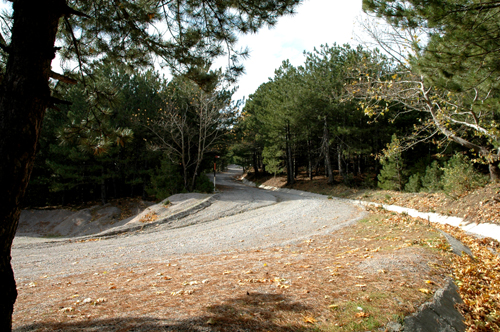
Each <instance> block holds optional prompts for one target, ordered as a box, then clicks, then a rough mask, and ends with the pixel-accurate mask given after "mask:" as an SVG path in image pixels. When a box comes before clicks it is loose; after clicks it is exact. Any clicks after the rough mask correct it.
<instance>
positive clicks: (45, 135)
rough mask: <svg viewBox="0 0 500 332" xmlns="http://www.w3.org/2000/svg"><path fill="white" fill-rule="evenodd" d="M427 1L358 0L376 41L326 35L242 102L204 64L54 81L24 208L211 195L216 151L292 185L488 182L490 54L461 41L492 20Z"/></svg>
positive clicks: (97, 67) (492, 89) (493, 108)
mask: <svg viewBox="0 0 500 332" xmlns="http://www.w3.org/2000/svg"><path fill="white" fill-rule="evenodd" d="M450 6H451V5H450ZM424 9H425V8H424ZM424 9H423V7H420V5H419V2H418V1H415V3H414V7H413V8H409V7H408V8H407V7H401V6H400V7H398V5H397V4H394V5H393V6H392V7H391V6H388V5H387V4H384V2H378V1H366V2H365V10H366V11H367V12H372V13H376V14H377V15H378V16H379V17H383V18H385V21H386V23H387V24H386V25H384V26H383V27H382V28H380V27H379V26H377V24H376V23H374V21H369V20H365V22H364V23H363V28H364V29H365V31H366V33H367V36H369V37H370V39H371V41H372V45H374V46H376V47H366V46H365V47H362V46H356V47H354V46H350V45H343V46H340V45H336V44H333V45H332V46H329V45H328V44H325V45H321V46H319V47H318V48H316V49H314V50H312V51H309V52H305V53H304V55H305V61H304V64H302V65H300V66H297V67H295V66H292V65H291V64H290V63H289V61H288V60H284V61H283V63H282V65H281V66H280V67H279V68H277V69H276V71H275V75H274V77H273V78H270V79H269V81H268V82H265V83H263V84H262V85H261V86H260V87H259V88H258V89H257V91H255V93H253V94H252V95H251V96H250V97H249V99H248V100H247V101H246V103H245V104H244V105H243V104H240V103H239V102H232V101H231V97H232V94H233V92H234V90H231V89H230V87H229V85H228V84H227V83H224V82H225V81H224V79H223V76H222V75H220V73H218V74H217V73H216V74H215V75H214V72H208V71H207V70H206V69H204V70H201V71H200V69H198V71H199V72H198V76H196V77H197V79H194V80H193V79H192V77H190V75H177V76H175V77H174V78H172V79H171V80H170V81H169V80H167V79H165V78H164V77H160V74H158V73H156V72H154V71H144V70H142V71H141V70H137V69H131V68H130V67H127V66H116V65H114V66H112V65H110V64H108V63H107V62H106V61H102V62H101V63H100V64H94V65H93V66H92V67H90V68H91V70H89V71H88V72H87V74H86V75H85V79H84V80H83V81H82V82H80V83H79V84H76V85H68V84H57V85H56V86H54V90H55V91H56V92H57V94H58V98H60V99H62V100H65V101H67V103H65V104H63V105H60V106H58V107H57V108H52V109H50V110H48V112H47V115H46V118H45V122H44V126H43V131H42V135H41V139H40V141H39V146H38V151H39V152H38V156H37V159H36V163H35V166H34V171H33V175H32V178H31V182H30V186H29V189H28V192H27V199H26V201H25V205H26V206H43V205H60V204H63V205H64V204H68V203H77V202H84V201H92V200H100V201H102V202H103V203H105V202H106V201H107V200H108V199H109V198H119V197H124V196H129V197H133V196H141V197H142V198H144V199H146V198H148V197H149V198H155V197H156V198H163V197H166V196H168V195H170V194H174V193H178V192H186V191H196V190H198V191H205V192H210V191H212V190H213V188H212V187H211V184H210V182H209V181H208V180H207V179H206V177H205V176H203V173H204V172H206V171H209V170H210V169H211V168H212V167H213V161H214V158H215V156H216V155H217V156H222V159H220V162H219V166H220V167H223V166H224V165H227V164H228V163H230V162H232V163H237V164H240V165H242V166H244V167H248V168H251V170H252V171H254V172H255V174H256V175H259V174H274V175H277V174H286V176H287V183H288V184H290V185H291V184H293V183H294V181H295V179H296V178H297V176H299V174H302V175H303V177H307V178H309V179H313V177H314V176H325V177H326V178H327V179H328V184H331V185H333V184H337V183H343V184H346V185H348V186H356V187H372V188H373V187H380V188H383V189H391V190H400V191H403V190H404V191H409V192H417V191H421V190H424V191H430V192H434V191H442V190H444V191H446V192H448V193H450V194H457V193H459V192H462V191H464V190H469V189H472V188H474V187H477V186H480V185H484V184H485V183H486V182H487V181H488V177H489V179H490V180H495V181H496V180H498V177H499V174H500V172H499V170H498V161H499V142H498V121H499V113H498V111H497V109H498V93H499V91H498V83H497V80H496V79H495V74H498V69H497V68H496V67H495V66H494V64H493V63H492V61H494V60H493V59H491V57H492V55H493V54H494V53H493V52H494V51H493V50H492V49H491V46H490V45H489V44H487V42H486V41H483V40H479V39H478V42H477V43H475V44H473V45H472V44H471V45H469V47H468V48H465V47H464V46H462V45H461V44H458V43H459V42H462V41H463V39H464V38H465V37H464V36H465V35H464V33H465V32H464V31H465V30H467V29H469V30H470V29H471V27H474V29H475V30H474V33H479V32H478V31H479V30H481V29H483V30H484V31H489V30H488V29H490V30H492V29H494V28H495V26H496V25H495V24H496V22H492V21H488V20H485V21H483V22H482V23H481V24H482V25H481V26H480V27H476V26H474V24H475V22H476V21H474V20H472V21H471V20H465V19H463V17H462V16H461V15H462V14H460V13H455V14H453V15H451V14H450V15H447V16H446V17H444V16H443V17H442V18H440V17H437V16H436V15H437V14H435V13H434V12H432V13H430V12H428V11H426V10H424ZM492 10H493V9H491V8H490V9H488V8H479V7H478V8H470V9H469V11H475V12H477V14H478V15H487V13H488V12H490V11H492ZM433 15H434V16H433ZM476 30H477V31H476ZM483 30H481V31H483ZM478 38H479V37H478ZM443 50H446V52H444V51H443ZM481 52H483V53H484V54H483V53H481ZM481 54H482V55H481ZM469 69H471V70H469ZM200 72H201V73H203V72H205V73H206V74H205V75H206V77H212V78H210V79H206V80H203V79H200V78H199V74H200ZM210 75H212V76H210ZM213 77H217V79H215V80H214V79H213Z"/></svg>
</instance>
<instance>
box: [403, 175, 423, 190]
mask: <svg viewBox="0 0 500 332" xmlns="http://www.w3.org/2000/svg"><path fill="white" fill-rule="evenodd" d="M420 178H421V177H420V174H418V173H416V174H413V175H412V176H410V178H409V179H408V183H406V185H405V191H407V192H410V193H416V192H419V191H420V188H422V181H421V179H420Z"/></svg>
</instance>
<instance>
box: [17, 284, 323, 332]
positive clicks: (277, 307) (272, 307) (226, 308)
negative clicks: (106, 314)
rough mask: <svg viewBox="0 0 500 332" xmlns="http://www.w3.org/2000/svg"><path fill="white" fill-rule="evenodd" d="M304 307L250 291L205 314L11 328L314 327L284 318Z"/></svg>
mask: <svg viewBox="0 0 500 332" xmlns="http://www.w3.org/2000/svg"><path fill="white" fill-rule="evenodd" d="M307 310H308V307H306V306H304V305H303V304H300V303H298V302H292V301H290V300H289V299H288V298H287V297H286V296H284V295H281V294H261V293H250V294H247V295H244V296H240V297H237V298H233V299H228V300H226V301H225V302H222V303H221V304H215V305H211V306H209V307H207V309H206V311H207V312H206V314H204V315H200V316H196V317H193V318H190V319H185V320H177V319H176V318H175V317H168V318H165V319H157V318H151V317H126V318H116V319H113V318H109V319H88V320H85V321H79V322H63V323H58V322H47V323H43V322H41V323H36V324H32V325H26V326H22V327H18V328H16V329H13V331H15V332H24V331H86V332H90V331H103V332H118V331H120V332H122V331H128V332H132V331H134V332H143V331H182V332H184V331H185V332H187V331H200V332H201V331H203V332H205V331H206V332H211V331H224V332H226V331H227V332H229V331H231V332H234V331H240V332H247V331H248V332H251V331H283V332H285V331H304V332H308V331H311V332H312V331H317V329H316V328H314V326H312V325H311V326H310V327H308V326H304V325H302V324H294V323H290V322H289V323H287V322H286V321H287V316H289V315H290V314H291V315H293V316H294V317H295V320H297V314H298V315H299V316H301V315H302V316H305V315H306V313H307ZM159 311H161V308H159ZM75 316H76V315H75Z"/></svg>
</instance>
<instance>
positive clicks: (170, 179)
mask: <svg viewBox="0 0 500 332" xmlns="http://www.w3.org/2000/svg"><path fill="white" fill-rule="evenodd" d="M183 189H184V185H183V179H182V175H181V171H180V167H179V166H178V165H176V164H174V163H172V161H171V160H170V159H169V158H168V156H167V155H165V156H163V159H162V161H161V166H160V167H158V168H156V169H155V170H154V171H153V174H152V175H151V184H150V185H149V186H148V187H147V188H146V192H147V193H148V194H149V195H153V196H155V197H156V199H158V200H162V199H165V198H167V197H168V196H171V195H173V194H176V193H179V192H181V191H182V190H183Z"/></svg>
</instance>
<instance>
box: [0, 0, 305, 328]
mask: <svg viewBox="0 0 500 332" xmlns="http://www.w3.org/2000/svg"><path fill="white" fill-rule="evenodd" d="M298 2H299V1H298V0H281V1H280V0H275V1H273V0H270V1H266V2H262V1H255V0H239V1H233V0H222V1H212V0H202V1H184V0H176V1H149V0H142V1H128V0H125V1H119V2H118V1H109V2H107V1H104V2H93V1H79V0H75V1H71V2H69V1H68V2H67V1H65V0H43V1H13V10H14V11H13V22H12V29H11V30H10V31H12V34H11V36H3V38H2V39H3V40H9V41H10V43H9V45H5V44H3V43H0V44H1V46H0V47H1V48H2V49H3V51H4V52H5V53H7V57H8V60H7V65H6V69H5V73H4V75H3V79H2V82H1V86H0V132H2V139H0V154H1V155H2V162H1V163H0V188H2V189H1V191H0V196H1V201H2V205H1V208H0V221H1V225H0V244H1V247H0V285H1V288H0V295H1V299H2V300H1V302H0V329H2V330H3V331H9V330H10V329H11V325H12V318H11V317H12V310H13V305H14V302H15V300H16V297H17V292H16V287H15V280H14V275H13V272H12V268H11V266H10V250H11V246H12V241H13V238H14V235H15V233H16V228H17V223H18V219H19V215H20V205H19V202H20V201H21V200H22V198H23V197H24V193H25V190H26V186H27V184H28V181H29V178H30V175H31V170H32V168H33V161H34V156H35V152H36V147H37V144H38V139H39V136H40V128H41V125H42V120H43V118H44V115H45V110H46V109H47V108H48V107H51V106H54V105H56V104H61V103H62V104H64V103H65V102H64V101H61V100H60V99H57V98H55V97H54V96H51V91H50V87H49V77H54V78H56V79H58V80H60V81H65V82H68V83H74V82H75V81H74V78H70V77H68V76H69V75H66V76H63V75H60V74H57V73H54V72H52V70H51V62H52V59H53V58H54V57H55V53H56V52H58V51H60V54H61V55H62V57H63V58H65V59H76V60H77V61H78V64H79V71H80V74H81V75H82V76H81V77H82V80H84V77H85V76H84V75H85V73H86V72H87V71H88V69H89V65H88V64H89V63H91V62H92V60H97V59H100V58H102V55H103V54H107V55H108V57H109V60H110V61H120V62H123V63H126V64H127V65H129V66H139V65H145V64H146V63H148V62H149V60H151V59H152V56H151V55H152V54H156V55H158V56H159V57H161V58H162V59H163V60H164V61H165V62H166V63H167V64H169V65H170V66H171V67H172V68H173V69H174V70H176V71H181V72H184V73H186V74H187V75H189V76H190V77H192V78H193V79H195V80H196V81H198V82H201V83H203V84H204V85H206V84H209V83H210V82H211V81H212V80H213V76H207V75H206V74H205V73H206V70H205V69H206V67H207V66H208V65H210V62H211V60H212V59H213V58H214V57H216V56H218V55H221V54H223V53H224V52H225V49H224V48H223V47H222V45H229V49H228V52H230V53H231V55H237V54H238V52H233V46H234V45H235V43H236V37H235V32H236V31H241V32H244V33H245V32H255V31H257V30H258V29H259V28H260V27H261V26H263V25H264V24H266V23H268V24H273V23H275V22H276V20H277V18H278V17H279V16H281V15H283V14H287V13H290V12H292V9H293V7H294V6H295V5H296V4H298ZM60 23H61V24H60ZM160 23H166V24H167V26H168V28H169V29H168V31H169V32H170V33H171V35H167V38H165V39H163V38H162V36H163V34H160V33H157V31H158V30H157V29H154V28H153V26H154V25H155V24H156V25H158V24H160ZM56 39H57V40H58V44H59V45H61V46H60V47H55V42H56ZM237 58H238V57H237V56H231V59H233V60H237ZM200 69H203V70H201V71H200ZM241 70H242V68H241V67H240V66H238V64H237V63H236V62H235V61H233V65H232V66H230V68H229V71H228V75H229V76H232V77H234V75H236V74H238V73H239V72H241ZM83 83H85V82H83ZM103 114H106V112H103ZM98 115H99V114H98V113H96V114H95V118H96V120H97V118H98ZM87 124H88V123H84V125H87ZM118 132H119V131H118ZM118 136H120V134H119V133H118ZM96 137H98V135H96V136H94V137H93V139H95V138H96Z"/></svg>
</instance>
